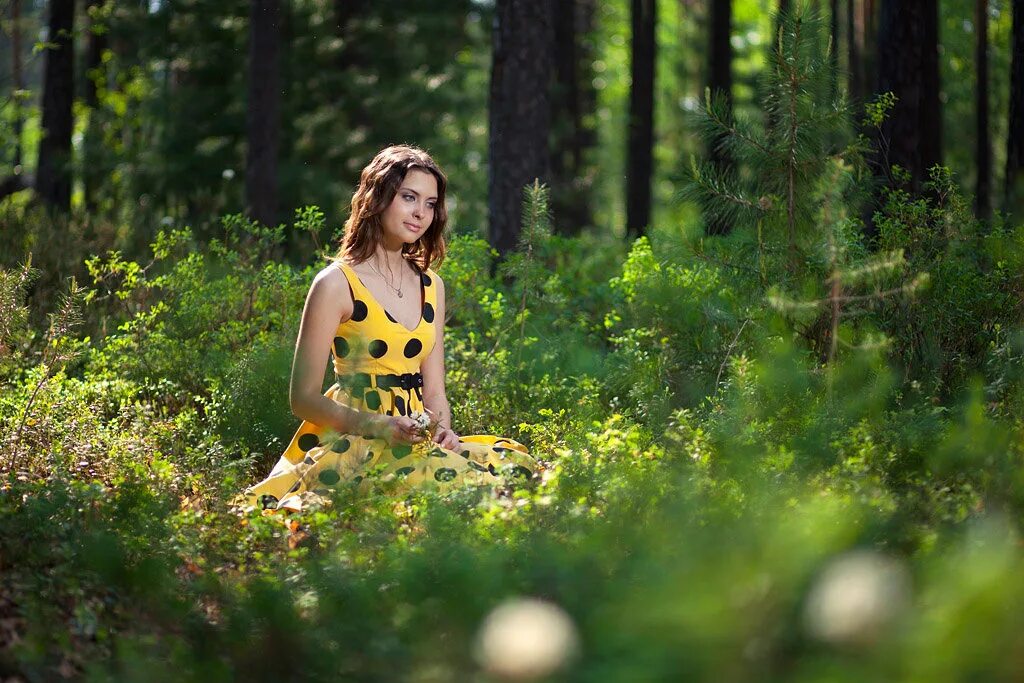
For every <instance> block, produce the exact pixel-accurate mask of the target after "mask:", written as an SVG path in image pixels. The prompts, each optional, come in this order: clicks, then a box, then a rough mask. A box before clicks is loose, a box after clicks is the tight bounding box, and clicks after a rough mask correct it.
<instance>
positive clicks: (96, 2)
mask: <svg viewBox="0 0 1024 683" xmlns="http://www.w3.org/2000/svg"><path fill="white" fill-rule="evenodd" d="M102 6H103V0H86V4H85V7H86V14H87V17H88V21H89V27H90V29H91V28H92V27H93V26H95V24H96V23H97V22H96V20H95V19H94V18H93V13H94V8H97V9H98V8H100V7H102ZM106 49H107V34H106V32H105V31H102V30H99V31H94V30H90V31H89V41H88V47H87V48H86V56H85V104H86V106H87V107H88V108H89V126H88V129H87V130H86V132H85V141H84V144H83V145H82V152H83V157H84V158H83V160H82V189H83V195H84V199H85V206H86V209H87V210H88V211H89V212H90V213H92V212H93V211H95V210H96V205H97V202H96V194H97V188H98V186H99V183H100V179H101V178H102V177H103V175H104V174H103V171H102V169H101V168H100V165H101V162H100V156H101V155H100V150H101V149H102V146H103V131H102V127H101V126H100V124H99V112H98V109H99V93H98V88H97V87H96V80H95V79H96V78H99V79H100V80H101V81H102V80H103V75H102V70H103V68H104V67H103V51H104V50H106Z"/></svg>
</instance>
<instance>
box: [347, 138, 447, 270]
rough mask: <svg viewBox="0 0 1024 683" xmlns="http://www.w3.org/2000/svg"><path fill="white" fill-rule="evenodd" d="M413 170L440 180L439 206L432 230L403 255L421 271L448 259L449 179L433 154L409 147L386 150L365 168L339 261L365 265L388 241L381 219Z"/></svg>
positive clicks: (407, 247)
mask: <svg viewBox="0 0 1024 683" xmlns="http://www.w3.org/2000/svg"><path fill="white" fill-rule="evenodd" d="M412 169H419V170H421V171H426V172H428V173H431V174H433V176H434V178H435V179H436V180H437V203H436V204H435V205H434V220H433V221H432V222H431V223H430V227H428V228H427V230H426V232H424V233H423V235H422V236H420V238H419V239H417V240H416V241H415V242H413V243H412V244H404V245H402V254H403V255H404V256H405V258H406V259H407V260H409V261H410V262H412V263H413V264H414V265H415V266H416V267H418V268H419V269H420V270H421V271H424V270H426V269H427V268H430V267H431V266H434V265H439V264H440V263H441V261H443V260H444V255H445V251H446V247H445V243H444V229H445V226H446V225H447V224H448V209H447V208H446V207H445V203H444V196H445V189H446V188H447V185H448V179H447V178H446V177H445V175H444V172H443V171H441V169H440V167H439V166H438V165H437V163H436V162H435V161H434V160H433V159H431V158H430V155H429V154H427V153H426V152H424V151H423V150H422V149H419V148H418V147H411V146H408V145H392V146H390V147H385V148H384V149H382V150H381V151H380V152H378V153H377V156H375V157H374V158H373V161H371V162H370V163H369V164H367V165H366V168H364V169H363V172H362V174H361V175H360V177H359V187H358V189H356V192H355V194H354V195H352V208H351V212H350V213H349V217H348V220H347V221H346V222H345V233H344V236H343V237H342V238H341V247H340V248H339V249H338V253H337V254H336V255H335V259H344V260H347V261H351V262H354V263H362V262H363V261H365V260H366V259H368V258H370V256H372V255H373V253H374V251H375V250H376V249H377V245H378V244H380V243H381V241H382V240H383V239H384V225H383V223H382V222H381V216H382V214H383V213H384V211H385V210H386V209H387V208H388V206H390V205H391V202H392V200H393V199H394V198H395V193H396V192H398V188H399V187H401V186H402V181H403V180H405V175H406V174H407V173H408V172H409V171H410V170H412Z"/></svg>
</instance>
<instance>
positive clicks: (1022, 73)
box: [1003, 0, 1024, 220]
mask: <svg viewBox="0 0 1024 683" xmlns="http://www.w3.org/2000/svg"><path fill="white" fill-rule="evenodd" d="M1012 24H1013V28H1012V29H1011V33H1012V34H1013V37H1012V39H1011V40H1012V47H1011V49H1012V53H1013V56H1012V57H1011V58H1010V130H1009V134H1008V135H1007V139H1006V179H1005V182H1006V187H1005V192H1004V195H1005V196H1004V207H1003V208H1004V210H1005V211H1007V212H1013V213H1014V215H1015V217H1016V218H1017V220H1020V218H1021V217H1022V216H1024V0H1013V18H1012Z"/></svg>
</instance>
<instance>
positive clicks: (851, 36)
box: [846, 0, 864, 106]
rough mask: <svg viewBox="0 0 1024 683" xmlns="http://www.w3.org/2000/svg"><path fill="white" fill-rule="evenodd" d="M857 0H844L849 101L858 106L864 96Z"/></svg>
mask: <svg viewBox="0 0 1024 683" xmlns="http://www.w3.org/2000/svg"><path fill="white" fill-rule="evenodd" d="M857 26H858V21H857V0H846V72H847V74H848V77H849V81H848V84H847V88H848V91H849V94H850V101H851V102H853V103H854V105H855V106H860V103H861V100H862V99H863V98H864V65H863V64H861V56H860V55H861V43H860V40H861V36H860V32H859V31H858V30H857Z"/></svg>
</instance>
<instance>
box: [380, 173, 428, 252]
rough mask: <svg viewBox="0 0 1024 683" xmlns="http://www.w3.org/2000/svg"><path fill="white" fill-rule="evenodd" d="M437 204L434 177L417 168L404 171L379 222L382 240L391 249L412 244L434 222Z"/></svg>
mask: <svg viewBox="0 0 1024 683" xmlns="http://www.w3.org/2000/svg"><path fill="white" fill-rule="evenodd" d="M436 206H437V179H436V178H435V177H434V174H433V173H430V172H429V171H423V170H421V169H418V168H414V169H411V170H410V171H409V172H408V173H406V174H405V178H403V179H402V183H401V184H400V185H399V186H398V191H397V192H395V198H394V199H392V200H391V204H390V205H389V206H388V208H387V209H385V210H384V214H383V215H382V216H381V223H382V225H383V226H384V240H385V242H386V243H387V245H388V246H390V247H392V248H397V247H400V246H401V245H402V244H411V243H413V242H415V241H416V240H418V239H419V238H420V237H422V236H423V235H424V234H425V233H426V232H427V229H428V228H429V227H430V225H431V223H433V222H434V208H435V207H436Z"/></svg>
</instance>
